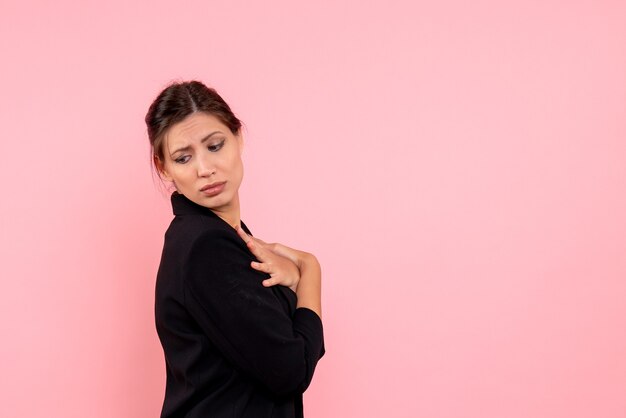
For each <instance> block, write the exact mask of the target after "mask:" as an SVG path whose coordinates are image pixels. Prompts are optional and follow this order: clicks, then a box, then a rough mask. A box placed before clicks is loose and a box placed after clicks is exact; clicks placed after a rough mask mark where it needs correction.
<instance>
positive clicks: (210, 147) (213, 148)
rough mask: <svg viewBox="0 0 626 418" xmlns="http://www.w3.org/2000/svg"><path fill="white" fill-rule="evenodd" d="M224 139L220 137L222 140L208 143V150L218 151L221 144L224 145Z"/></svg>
mask: <svg viewBox="0 0 626 418" xmlns="http://www.w3.org/2000/svg"><path fill="white" fill-rule="evenodd" d="M224 141H225V139H222V142H220V143H219V144H215V145H209V147H208V148H209V151H211V152H216V151H219V149H220V148H222V146H224Z"/></svg>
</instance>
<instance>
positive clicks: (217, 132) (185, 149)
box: [170, 131, 222, 156]
mask: <svg viewBox="0 0 626 418" xmlns="http://www.w3.org/2000/svg"><path fill="white" fill-rule="evenodd" d="M219 133H222V131H214V132H211V133H210V134H208V135H207V136H205V137H204V138H202V139H201V140H200V143H201V144H203V143H204V142H205V141H206V140H208V139H209V138H211V137H212V136H213V135H215V134H219ZM189 149H191V145H187V146H186V147H181V148H177V149H175V150H174V151H173V152H172V153H170V156H172V155H174V154H176V153H177V152H179V151H187V150H189Z"/></svg>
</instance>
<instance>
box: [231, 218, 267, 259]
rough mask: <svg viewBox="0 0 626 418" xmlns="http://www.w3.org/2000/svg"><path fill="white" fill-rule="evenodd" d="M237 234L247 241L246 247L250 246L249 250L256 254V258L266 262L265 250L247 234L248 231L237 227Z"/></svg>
mask: <svg viewBox="0 0 626 418" xmlns="http://www.w3.org/2000/svg"><path fill="white" fill-rule="evenodd" d="M237 234H239V236H240V237H241V239H243V240H244V241H245V243H246V245H247V246H248V249H249V250H250V252H251V253H252V254H254V255H255V256H256V258H258V259H259V260H261V261H265V253H264V251H263V248H261V246H260V245H258V244H257V243H256V242H255V241H254V240H253V239H252V237H251V236H249V235H248V234H246V231H244V230H243V228H242V227H240V226H237Z"/></svg>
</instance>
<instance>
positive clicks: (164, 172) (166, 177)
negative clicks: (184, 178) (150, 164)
mask: <svg viewBox="0 0 626 418" xmlns="http://www.w3.org/2000/svg"><path fill="white" fill-rule="evenodd" d="M154 165H155V166H156V168H157V170H158V172H159V176H161V178H162V179H164V180H167V181H171V182H173V181H174V180H173V179H172V176H170V175H169V174H168V172H167V170H165V166H164V164H163V162H162V161H161V159H160V158H159V157H158V156H157V155H155V156H154Z"/></svg>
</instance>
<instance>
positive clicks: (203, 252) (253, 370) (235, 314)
mask: <svg viewBox="0 0 626 418" xmlns="http://www.w3.org/2000/svg"><path fill="white" fill-rule="evenodd" d="M253 258H254V257H253V255H252V254H251V253H250V251H248V250H247V249H246V245H245V244H244V243H243V242H242V241H240V240H238V239H237V237H236V236H234V235H233V234H232V233H229V232H228V231H222V230H209V231H206V232H205V233H203V234H202V235H201V236H200V237H199V238H198V239H196V240H195V242H194V243H193V244H192V249H191V251H190V253H189V256H188V259H187V260H185V271H184V272H183V290H184V294H185V306H186V307H187V309H188V311H189V312H190V314H191V315H192V316H193V317H194V319H195V320H196V321H197V323H198V324H199V326H200V327H201V329H202V330H203V332H204V333H205V334H206V335H207V337H208V338H209V339H210V340H211V342H212V343H214V344H215V346H216V348H217V349H218V350H220V352H222V354H223V355H224V356H225V357H226V358H227V359H228V360H229V361H230V362H231V363H232V364H233V365H234V366H235V367H236V368H238V369H239V370H240V371H241V372H242V373H244V374H246V375H248V376H250V377H251V378H253V379H254V380H256V381H257V382H259V383H260V384H261V385H262V386H263V387H265V388H266V389H267V390H269V391H270V392H272V393H274V394H276V395H288V394H291V393H295V392H300V393H302V392H304V390H306V388H307V387H308V385H309V384H310V382H311V379H312V378H313V373H314V370H315V367H316V365H317V361H318V360H319V359H320V358H321V357H322V355H323V354H324V352H325V349H324V337H323V329H322V322H321V319H320V317H319V314H318V313H317V312H316V311H315V310H314V309H315V306H314V305H313V304H312V305H310V306H311V308H313V309H311V308H308V309H303V308H307V307H308V306H299V307H298V308H297V309H296V311H295V313H294V315H293V316H289V314H288V313H287V312H286V311H285V310H284V308H283V307H282V304H281V300H279V298H278V292H276V291H275V290H274V289H272V288H268V287H264V286H263V285H262V284H261V282H262V281H263V280H265V279H267V274H265V273H263V272H260V271H257V270H255V269H252V268H250V262H251V261H252V260H253ZM306 265H307V266H309V265H312V266H313V267H311V268H306V267H305V270H306V271H304V273H305V276H304V278H305V279H306V277H309V276H310V275H311V276H314V275H315V274H314V272H315V267H314V264H310V263H308V262H307V263H306ZM309 271H310V272H311V273H308V272H309ZM306 280H307V283H308V284H306V285H305V282H304V281H302V278H301V280H300V282H299V284H298V288H300V287H301V286H304V287H303V288H302V291H300V289H298V293H297V294H298V298H300V296H301V295H302V297H303V299H304V300H306V299H308V298H309V296H306V295H307V294H312V293H314V292H315V285H314V280H313V279H306ZM307 289H308V290H307ZM298 304H299V305H300V302H298Z"/></svg>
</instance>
